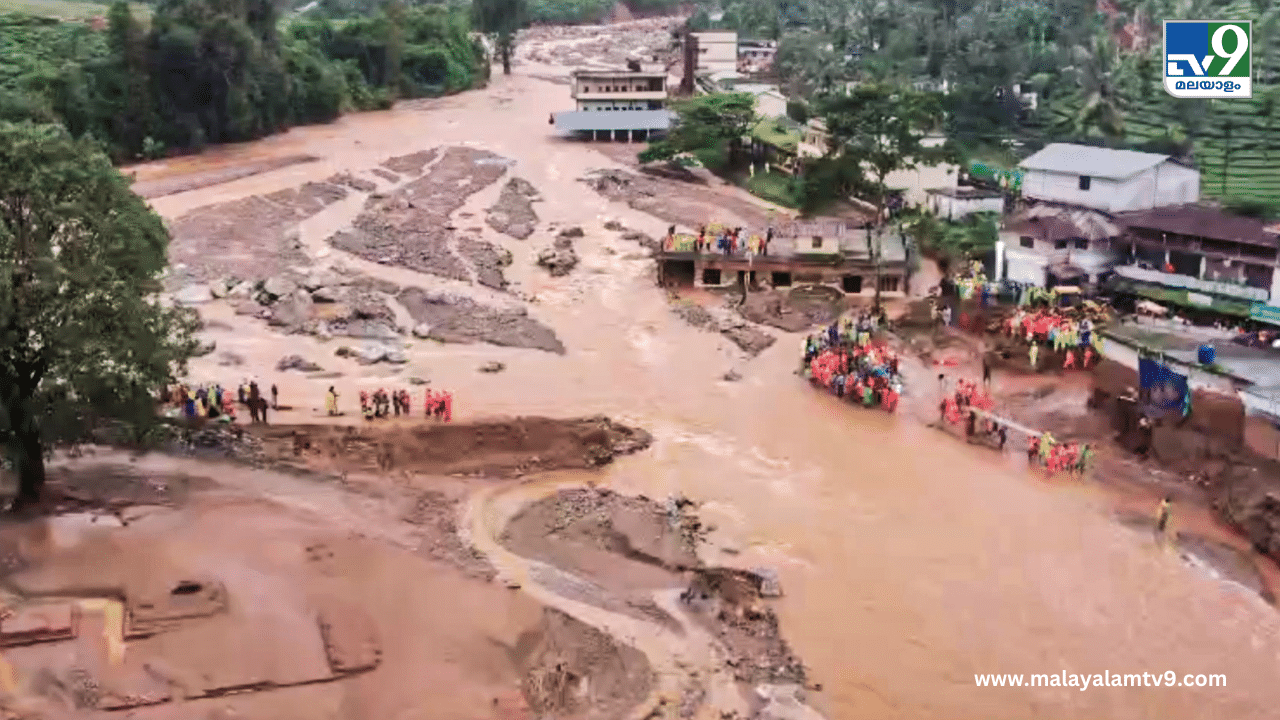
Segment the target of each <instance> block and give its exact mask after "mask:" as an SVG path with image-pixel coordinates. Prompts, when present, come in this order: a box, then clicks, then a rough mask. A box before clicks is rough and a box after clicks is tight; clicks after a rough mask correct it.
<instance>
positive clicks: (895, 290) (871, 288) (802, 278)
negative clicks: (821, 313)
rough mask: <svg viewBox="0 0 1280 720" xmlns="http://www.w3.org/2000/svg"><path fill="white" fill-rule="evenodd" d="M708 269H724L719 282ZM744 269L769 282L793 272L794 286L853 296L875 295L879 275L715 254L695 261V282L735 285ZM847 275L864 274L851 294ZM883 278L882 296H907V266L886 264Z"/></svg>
mask: <svg viewBox="0 0 1280 720" xmlns="http://www.w3.org/2000/svg"><path fill="white" fill-rule="evenodd" d="M708 269H712V270H719V271H720V282H719V284H716V285H710V284H708V283H707V282H706V276H705V273H704V271H706V270H708ZM740 271H742V272H748V273H749V272H755V274H756V280H757V282H765V283H767V282H769V280H770V277H771V276H772V274H773V273H774V272H775V271H777V272H785V273H788V274H790V276H791V284H792V285H793V286H795V285H827V286H830V287H833V288H836V289H838V290H840V291H841V292H844V293H845V294H846V295H849V296H851V297H873V296H874V295H875V294H876V277H877V275H876V272H875V270H874V269H866V268H852V269H851V268H833V267H825V266H822V265H810V264H800V263H795V264H774V263H769V264H764V263H758V264H753V265H750V266H748V265H747V264H746V263H745V262H743V261H742V260H740V259H733V260H729V261H727V262H725V261H721V260H718V259H715V258H712V257H708V258H700V259H698V260H696V261H695V265H694V285H695V286H696V287H733V286H735V285H738V284H739V282H740V281H739V280H738V273H739V272H740ZM846 277H860V278H861V279H862V280H861V288H860V291H859V292H856V293H851V292H847V291H846V290H845V289H844V279H845V278H846ZM879 277H880V279H881V282H883V283H884V284H885V289H883V290H882V291H881V292H880V295H881V297H885V298H897V297H905V296H906V288H907V278H906V269H905V268H903V267H901V266H893V265H889V266H886V267H884V268H882V269H881V271H880V274H879Z"/></svg>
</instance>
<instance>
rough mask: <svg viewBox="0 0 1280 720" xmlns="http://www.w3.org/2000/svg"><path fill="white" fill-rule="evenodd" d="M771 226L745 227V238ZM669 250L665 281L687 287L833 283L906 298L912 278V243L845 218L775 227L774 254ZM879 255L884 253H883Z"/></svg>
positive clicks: (662, 261) (662, 256)
mask: <svg viewBox="0 0 1280 720" xmlns="http://www.w3.org/2000/svg"><path fill="white" fill-rule="evenodd" d="M765 233H766V231H765V230H751V231H748V230H747V229H745V228H744V229H743V233H742V235H741V237H742V238H744V239H745V238H747V237H749V236H750V235H752V234H756V235H761V236H763V235H764V234H765ZM708 245H709V247H708V248H707V249H705V250H704V251H703V252H700V253H699V252H693V251H690V250H689V249H688V248H681V249H665V250H663V251H662V252H660V253H659V254H658V264H659V269H660V273H661V278H662V282H663V283H664V284H666V285H669V286H683V287H734V286H743V285H745V286H747V287H749V288H760V287H791V286H793V285H827V286H831V287H834V288H838V289H840V290H841V291H842V292H844V293H845V294H847V295H855V296H867V297H870V296H872V295H874V294H875V292H876V287H877V285H878V286H879V289H880V293H881V295H882V296H885V297H902V296H904V295H905V294H906V292H907V289H908V285H909V282H910V271H909V268H910V256H911V253H912V252H913V251H912V249H911V243H910V241H908V240H907V239H905V238H904V237H903V236H901V235H899V234H897V233H896V231H894V230H892V229H890V228H882V229H881V230H879V231H870V232H869V231H868V230H867V229H866V228H865V227H862V226H860V225H857V224H854V223H851V222H849V221H845V220H812V221H796V222H789V223H784V224H782V225H779V226H778V227H776V228H774V233H773V240H772V241H771V242H770V244H769V249H768V254H766V255H753V256H747V255H746V254H743V253H741V252H739V253H732V254H729V253H725V252H723V251H717V250H716V249H715V238H711V237H709V238H708ZM877 256H878V258H877Z"/></svg>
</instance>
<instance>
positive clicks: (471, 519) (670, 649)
mask: <svg viewBox="0 0 1280 720" xmlns="http://www.w3.org/2000/svg"><path fill="white" fill-rule="evenodd" d="M579 487H581V485H580V483H579V482H574V481H550V482H528V483H524V482H517V483H511V484H506V485H499V486H494V487H491V488H484V489H482V490H480V491H478V492H477V493H475V494H474V495H473V496H472V497H471V499H470V501H469V502H468V503H467V505H466V508H465V510H464V515H463V518H464V519H463V522H462V523H461V527H460V529H461V531H462V532H463V534H464V536H465V537H466V539H467V541H468V542H469V543H470V544H471V545H472V546H473V547H475V548H476V549H477V550H478V551H479V552H480V553H482V554H483V555H484V556H485V557H486V558H488V560H489V562H491V563H493V565H494V567H496V568H497V570H498V577H499V579H500V581H501V582H504V583H506V584H507V585H508V586H509V587H513V588H514V587H518V588H520V589H521V590H522V591H523V592H526V593H528V594H529V595H530V596H532V597H533V598H534V599H536V600H538V601H539V602H541V603H543V604H545V605H547V606H548V607H551V608H555V609H557V610H560V611H561V612H564V613H565V614H567V615H570V616H572V617H574V618H576V619H577V620H579V621H581V622H583V623H586V624H587V625H590V626H592V627H595V628H597V629H599V630H600V631H602V632H604V633H607V634H608V635H609V636H611V637H613V638H614V639H615V640H617V641H618V642H621V643H624V644H626V645H629V646H631V647H634V648H636V649H637V650H639V651H640V652H641V653H643V654H644V656H645V658H646V659H647V660H648V662H649V665H650V667H651V668H652V672H653V684H652V689H651V691H650V692H649V694H648V696H647V697H646V698H645V699H644V700H643V701H642V702H640V703H639V704H638V705H637V706H636V707H635V708H634V710H633V711H631V712H630V713H629V714H627V716H626V717H628V718H631V719H633V720H645V719H646V718H653V717H686V718H698V719H702V718H707V719H712V718H726V717H748V716H749V715H750V714H751V712H752V708H751V705H750V704H749V703H748V702H747V700H746V698H744V697H743V694H742V692H741V691H740V688H739V687H738V684H737V681H736V679H735V678H734V675H733V673H732V672H731V671H730V669H729V665H728V663H727V662H726V661H727V660H728V658H727V657H726V656H725V653H724V648H723V647H722V645H721V644H720V643H719V642H718V641H717V640H716V639H715V638H714V637H713V636H712V635H711V633H709V632H708V631H707V629H706V628H705V627H703V626H701V625H699V624H698V623H697V622H695V621H694V620H693V619H692V618H691V617H690V616H689V615H688V613H687V612H686V611H685V609H684V607H683V603H682V602H681V592H682V591H681V590H680V589H664V590H656V591H653V592H652V593H650V595H649V600H651V601H652V603H653V606H654V607H655V608H657V609H659V610H661V611H662V612H663V613H664V614H665V616H666V618H668V620H667V621H666V622H664V621H663V620H660V619H653V618H649V619H644V618H641V617H637V616H636V614H635V613H628V612H623V611H619V610H611V609H606V608H603V607H601V606H600V604H598V603H599V601H598V600H597V602H594V603H593V602H589V601H587V600H584V599H583V598H584V597H586V598H589V597H591V596H592V594H593V592H592V588H593V587H594V584H593V583H592V582H590V581H589V580H586V579H584V578H582V577H581V576H579V575H576V574H574V573H571V572H569V571H566V570H564V569H562V568H560V567H557V566H555V565H551V564H549V563H547V562H543V561H540V560H535V559H532V558H529V557H524V556H522V555H520V554H518V553H516V552H513V551H512V550H510V549H508V548H507V547H506V546H504V545H503V544H502V542H500V538H501V537H502V535H503V533H504V531H505V529H506V528H507V526H508V525H509V524H510V523H511V521H512V519H513V518H515V517H516V516H517V515H518V514H519V513H520V512H521V510H522V509H523V508H525V507H527V506H529V505H532V504H534V503H537V502H538V501H541V500H545V499H547V498H549V497H551V496H553V495H555V494H557V493H559V492H563V491H565V490H572V489H576V488H579ZM597 596H598V595H597Z"/></svg>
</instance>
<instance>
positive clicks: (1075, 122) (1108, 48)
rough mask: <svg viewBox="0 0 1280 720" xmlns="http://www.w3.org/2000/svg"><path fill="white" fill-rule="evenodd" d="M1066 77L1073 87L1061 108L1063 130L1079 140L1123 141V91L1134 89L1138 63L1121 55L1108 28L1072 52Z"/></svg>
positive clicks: (1061, 126) (1061, 127) (1097, 32)
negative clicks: (1082, 138) (1098, 138)
mask: <svg viewBox="0 0 1280 720" xmlns="http://www.w3.org/2000/svg"><path fill="white" fill-rule="evenodd" d="M1070 54H1071V64H1070V65H1068V66H1067V67H1065V68H1063V75H1064V76H1066V77H1068V78H1070V81H1071V82H1072V84H1073V87H1072V91H1071V92H1070V93H1069V95H1068V100H1067V102H1066V104H1065V105H1064V106H1063V107H1061V108H1060V111H1061V112H1062V113H1063V115H1064V116H1063V117H1061V118H1060V120H1059V125H1060V129H1061V130H1064V131H1066V132H1068V133H1069V134H1072V135H1076V136H1079V137H1090V136H1093V137H1097V136H1101V137H1103V138H1105V139H1107V140H1110V141H1117V140H1119V139H1121V138H1123V137H1124V110H1123V102H1124V95H1125V93H1124V90H1125V89H1127V88H1130V87H1133V86H1134V85H1135V82H1134V80H1135V79H1136V78H1135V75H1136V72H1135V71H1136V66H1135V63H1136V61H1135V59H1133V58H1132V56H1130V57H1128V58H1126V57H1125V56H1123V55H1121V53H1120V52H1119V48H1118V47H1117V46H1116V42H1115V40H1114V38H1113V37H1112V34H1111V32H1110V30H1109V29H1108V28H1105V27H1104V28H1100V29H1098V30H1097V31H1096V32H1095V33H1094V34H1093V36H1092V37H1091V38H1090V39H1089V42H1088V44H1087V45H1085V44H1081V45H1076V46H1075V47H1073V48H1072V49H1071V51H1070Z"/></svg>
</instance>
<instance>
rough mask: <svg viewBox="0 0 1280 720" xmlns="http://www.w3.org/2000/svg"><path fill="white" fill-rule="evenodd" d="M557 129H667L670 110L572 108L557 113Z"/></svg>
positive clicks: (586, 130)
mask: <svg viewBox="0 0 1280 720" xmlns="http://www.w3.org/2000/svg"><path fill="white" fill-rule="evenodd" d="M555 119H556V129H557V130H561V131H564V132H589V131H591V130H667V129H669V128H670V127H671V119H672V115H671V111H670V110H571V111H568V112H562V113H556V115H555Z"/></svg>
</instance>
